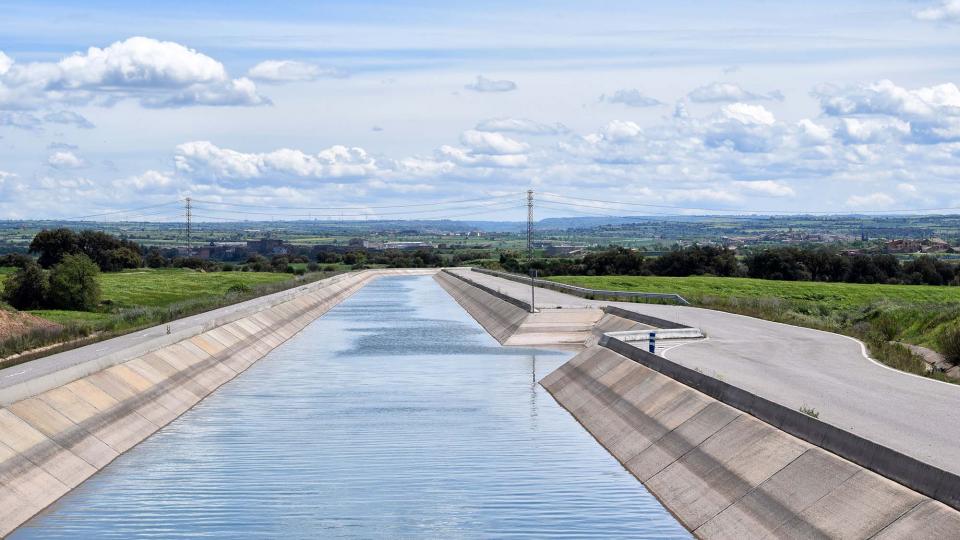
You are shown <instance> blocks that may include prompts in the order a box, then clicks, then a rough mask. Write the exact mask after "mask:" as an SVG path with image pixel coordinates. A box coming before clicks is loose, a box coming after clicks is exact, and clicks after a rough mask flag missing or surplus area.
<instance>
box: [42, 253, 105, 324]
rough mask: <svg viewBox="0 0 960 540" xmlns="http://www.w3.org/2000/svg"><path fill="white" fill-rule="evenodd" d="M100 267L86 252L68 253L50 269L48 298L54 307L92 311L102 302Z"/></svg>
mask: <svg viewBox="0 0 960 540" xmlns="http://www.w3.org/2000/svg"><path fill="white" fill-rule="evenodd" d="M99 275H100V268H99V267H98V266H97V265H96V263H94V262H93V261H92V260H90V257H87V256H86V255H84V254H82V253H81V254H78V255H66V256H64V257H63V260H62V261H61V262H60V263H59V264H57V265H56V266H54V267H53V270H51V271H50V289H49V293H48V298H49V300H50V304H51V305H52V306H53V307H57V308H60V309H76V310H82V311H90V310H93V309H94V308H96V307H97V304H98V303H100V283H99V282H98V281H97V277H98V276H99Z"/></svg>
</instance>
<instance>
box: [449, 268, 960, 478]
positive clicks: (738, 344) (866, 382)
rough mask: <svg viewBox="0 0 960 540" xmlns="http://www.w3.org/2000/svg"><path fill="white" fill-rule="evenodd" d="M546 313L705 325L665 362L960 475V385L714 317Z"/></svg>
mask: <svg viewBox="0 0 960 540" xmlns="http://www.w3.org/2000/svg"><path fill="white" fill-rule="evenodd" d="M457 271H458V272H460V273H462V274H463V275H465V276H467V277H468V278H470V279H473V280H475V281H477V282H480V283H482V284H484V285H487V286H488V287H491V288H494V289H498V290H500V291H501V292H503V293H504V294H508V295H510V296H514V297H516V298H521V299H524V300H529V298H530V287H529V286H528V285H523V284H520V283H516V282H513V281H509V280H505V279H502V278H498V277H493V276H488V275H485V274H480V273H477V272H470V271H464V270H457ZM536 297H537V307H539V308H549V307H561V306H562V307H566V308H569V307H588V306H599V305H616V306H619V307H622V308H625V309H630V310H633V311H636V312H639V313H644V314H647V315H652V316H655V317H661V318H664V319H668V320H672V321H676V322H679V323H683V324H686V325H689V326H696V327H699V328H700V329H702V330H703V331H704V333H706V335H707V336H708V337H707V339H705V340H700V341H696V342H691V343H686V344H684V345H682V346H678V347H673V348H670V349H669V350H667V351H666V352H664V353H663V354H664V356H665V357H666V358H669V359H670V360H673V361H675V362H677V363H680V364H683V365H685V366H687V367H690V368H700V369H701V370H702V371H703V372H704V373H706V374H708V375H713V376H718V377H722V378H723V380H725V381H726V382H728V383H731V384H733V385H736V386H738V387H740V388H743V389H744V390H748V391H750V392H753V393H755V394H758V395H760V396H763V397H765V398H767V399H770V400H772V401H776V402H778V403H781V404H783V405H785V406H787V407H791V408H794V409H797V408H799V407H801V406H807V407H813V408H814V409H816V410H817V411H819V412H820V420H823V421H825V422H829V423H831V424H833V425H835V426H837V427H840V428H843V429H846V430H848V431H851V432H853V433H856V434H858V435H860V436H862V437H865V438H868V439H871V440H873V441H876V442H878V443H880V444H883V445H885V446H888V447H890V448H893V449H895V450H898V451H900V452H903V453H904V454H908V455H911V456H914V457H916V458H918V459H921V460H923V461H925V462H927V463H930V464H932V465H935V466H937V467H940V468H942V469H945V470H948V471H951V472H954V473H956V474H960V386H958V385H953V384H948V383H941V382H939V381H934V380H932V379H927V378H924V377H919V376H915V375H910V374H906V373H902V372H900V371H895V370H893V369H890V368H888V367H886V366H883V365H881V364H878V363H876V362H874V361H872V360H870V359H869V358H867V356H866V355H865V354H864V349H863V348H862V346H861V345H860V343H859V342H857V341H856V340H853V339H850V338H848V337H845V336H841V335H838V334H832V333H829V332H821V331H819V330H811V329H808V328H798V327H795V326H790V325H785V324H779V323H773V322H769V321H763V320H760V319H754V318H752V317H745V316H742V315H735V314H731V313H724V312H720V311H711V310H707V309H701V308H694V307H682V306H667V305H654V304H634V303H626V302H602V301H593V300H586V299H583V298H579V297H575V296H571V295H567V294H564V293H560V292H556V291H551V290H548V289H541V288H537V291H536Z"/></svg>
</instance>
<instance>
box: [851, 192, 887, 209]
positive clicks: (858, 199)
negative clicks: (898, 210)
mask: <svg viewBox="0 0 960 540" xmlns="http://www.w3.org/2000/svg"><path fill="white" fill-rule="evenodd" d="M893 202H894V198H893V197H891V196H890V195H887V194H886V193H879V192H877V193H870V194H868V195H851V196H850V197H849V198H848V199H847V206H850V207H854V208H865V209H873V208H884V207H887V206H890V205H891V204H893Z"/></svg>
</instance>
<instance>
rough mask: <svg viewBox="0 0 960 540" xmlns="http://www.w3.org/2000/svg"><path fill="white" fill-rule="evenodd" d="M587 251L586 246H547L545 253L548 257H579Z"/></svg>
mask: <svg viewBox="0 0 960 540" xmlns="http://www.w3.org/2000/svg"><path fill="white" fill-rule="evenodd" d="M585 249H586V248H585V247H584V246H570V245H548V246H545V248H544V251H543V252H544V254H545V255H546V256H547V257H557V256H560V255H577V254H580V253H583V252H584V250H585Z"/></svg>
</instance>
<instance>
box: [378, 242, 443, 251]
mask: <svg viewBox="0 0 960 540" xmlns="http://www.w3.org/2000/svg"><path fill="white" fill-rule="evenodd" d="M436 247H437V246H436V244H431V243H429V242H384V243H383V249H399V250H413V249H435V248H436Z"/></svg>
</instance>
